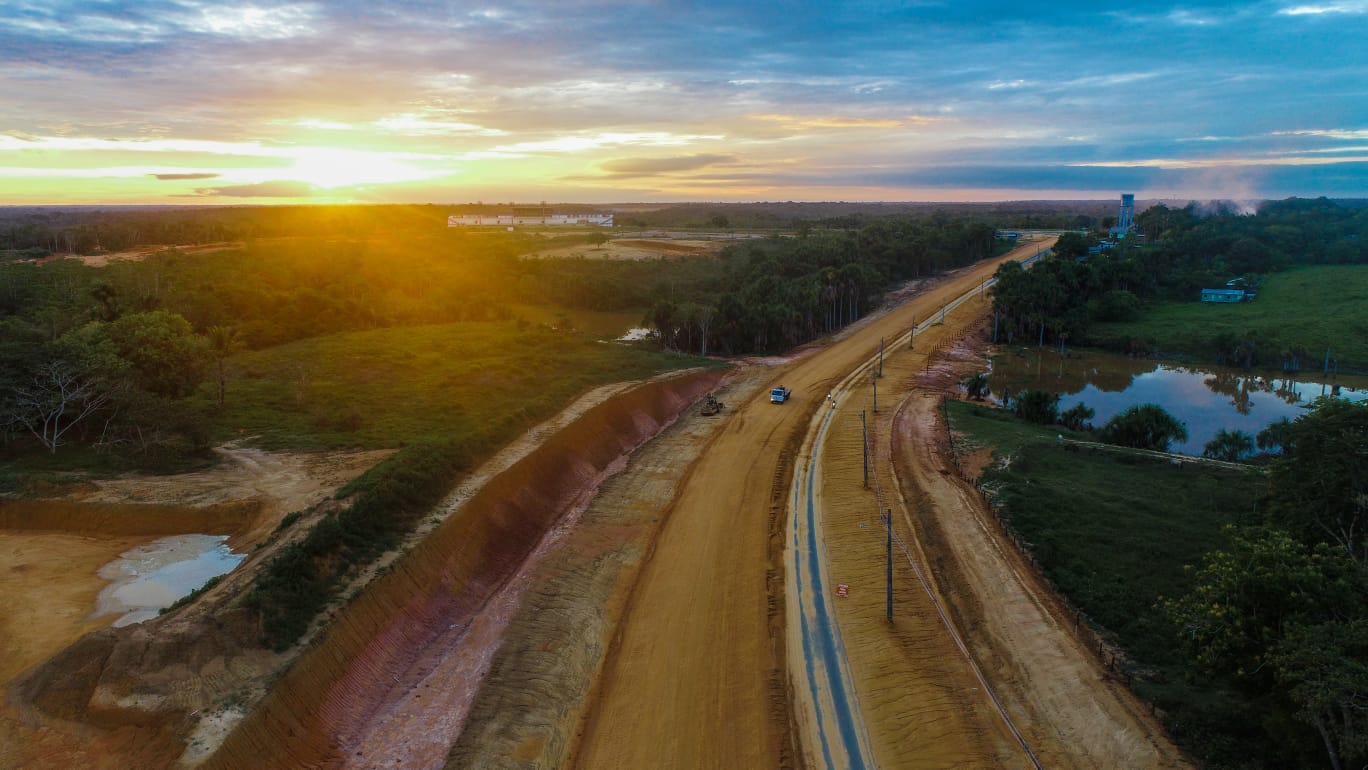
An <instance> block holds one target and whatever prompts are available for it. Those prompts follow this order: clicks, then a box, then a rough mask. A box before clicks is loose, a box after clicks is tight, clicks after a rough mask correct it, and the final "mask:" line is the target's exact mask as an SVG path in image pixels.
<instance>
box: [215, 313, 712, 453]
mask: <svg viewBox="0 0 1368 770" xmlns="http://www.w3.org/2000/svg"><path fill="white" fill-rule="evenodd" d="M705 363H707V362H703V361H701V360H699V359H692V358H688V357H685V356H680V355H674V354H668V353H661V352H657V351H652V350H647V349H644V348H636V347H630V346H625V345H620V344H610V343H604V342H600V341H598V340H596V339H594V338H592V337H589V336H584V335H579V334H574V333H566V332H557V331H553V330H551V329H547V328H545V327H542V326H536V325H521V326H520V325H519V324H517V323H514V322H497V323H458V324H443V325H437V326H417V327H404V328H395V329H376V330H372V331H364V332H353V333H347V334H335V335H329V336H325V337H316V338H312V339H308V340H301V341H299V342H293V343H290V344H287V345H281V346H279V347H275V348H270V349H267V350H262V351H255V352H249V353H245V354H242V355H239V356H238V357H237V358H235V359H234V360H233V369H234V370H235V371H236V373H237V374H236V376H235V377H234V378H233V379H232V380H231V381H230V382H229V384H228V396H227V400H226V406H225V408H224V409H223V410H222V412H218V411H217V410H215V409H214V408H212V407H207V411H208V413H209V414H211V415H213V417H212V420H213V426H214V427H213V434H214V438H215V440H226V439H232V438H241V437H246V436H256V437H258V438H255V439H253V442H254V443H256V444H258V445H260V446H264V447H268V448H275V449H315V448H338V447H392V446H402V445H404V444H406V443H410V442H413V441H417V440H421V439H426V438H451V437H453V436H459V435H464V434H470V433H487V432H489V431H491V430H499V429H500V428H501V427H503V429H508V428H513V429H517V428H525V427H527V426H529V425H532V424H534V423H535V422H538V421H540V420H542V419H545V418H546V417H549V416H550V415H551V414H553V413H555V412H556V411H557V410H559V409H560V408H562V407H563V406H565V405H566V404H567V403H568V402H569V401H570V399H571V398H573V397H574V396H575V395H577V394H579V393H581V392H583V391H585V390H587V389H589V388H591V387H594V386H596V385H600V384H603V383H607V382H617V381H623V380H633V379H640V378H643V377H649V376H651V375H654V374H657V373H659V372H662V371H666V370H669V369H676V368H682V367H687V366H698V365H700V364H705ZM714 365H715V364H714ZM206 406H207V405H206ZM505 426H506V427H505Z"/></svg>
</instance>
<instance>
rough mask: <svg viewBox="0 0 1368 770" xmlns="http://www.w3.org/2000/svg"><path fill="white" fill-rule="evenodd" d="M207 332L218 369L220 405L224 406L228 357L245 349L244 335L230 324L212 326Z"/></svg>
mask: <svg viewBox="0 0 1368 770" xmlns="http://www.w3.org/2000/svg"><path fill="white" fill-rule="evenodd" d="M206 332H207V334H206V335H205V337H206V338H207V339H208V341H209V350H210V351H211V352H212V354H213V356H214V364H215V368H216V369H217V371H218V405H219V406H223V401H224V396H225V395H226V392H227V389H228V359H229V358H231V357H232V356H233V355H234V354H235V353H237V352H239V351H241V350H242V349H243V347H244V345H243V343H242V336H241V335H240V334H238V331H237V329H234V328H232V327H229V326H210V327H209V328H208V329H207V330H206Z"/></svg>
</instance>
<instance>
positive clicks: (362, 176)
mask: <svg viewBox="0 0 1368 770" xmlns="http://www.w3.org/2000/svg"><path fill="white" fill-rule="evenodd" d="M293 154H294V156H295V161H294V164H293V165H292V166H291V167H290V169H289V171H288V172H287V174H288V176H289V178H291V179H295V180H298V181H301V182H307V183H309V184H311V185H313V186H314V187H321V188H325V189H326V188H332V187H349V186H353V185H366V184H392V183H396V182H415V181H419V180H422V179H431V178H433V177H436V176H440V175H442V174H444V173H447V172H446V171H445V170H439V169H434V168H424V167H421V166H419V165H417V164H416V163H415V162H411V161H410V160H409V159H399V158H396V157H393V156H392V155H388V154H385V153H379V152H368V151H365V150H339V149H330V148H300V149H299V150H297V151H296V152H294V153H293Z"/></svg>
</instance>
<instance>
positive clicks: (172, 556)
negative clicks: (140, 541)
mask: <svg viewBox="0 0 1368 770" xmlns="http://www.w3.org/2000/svg"><path fill="white" fill-rule="evenodd" d="M227 539H228V538H227V537H226V536H223V535H172V536H170V537H163V538H160V539H158V540H155V541H153V542H151V543H148V544H146V545H140V546H138V547H136V548H131V549H129V550H127V551H124V552H123V553H122V554H120V555H119V558H118V559H115V560H114V561H112V562H110V563H109V564H106V565H105V566H104V567H101V568H100V577H103V578H105V579H106V580H109V581H110V583H109V585H107V586H105V588H104V590H103V591H101V592H100V595H99V597H98V598H97V599H96V609H95V615H96V616H97V617H98V616H100V615H111V614H116V615H119V616H120V617H119V619H118V620H115V621H114V626H115V627H116V628H117V627H119V626H126V625H130V624H132V623H141V622H143V621H144V620H148V619H151V618H155V617H157V614H158V613H160V612H161V610H162V609H164V608H166V607H170V606H171V605H172V604H175V602H176V600H177V599H180V598H181V597H182V596H185V595H187V594H189V593H190V592H191V591H193V590H195V589H196V588H199V587H200V586H202V585H204V583H205V581H207V580H209V579H210V578H213V577H218V576H219V575H223V574H226V573H228V572H231V571H232V570H233V568H234V567H236V566H237V565H238V564H239V563H240V562H241V561H242V560H243V559H244V558H246V554H236V553H233V552H232V551H231V550H229V548H228V546H227V544H226V543H225V542H224V541H226V540H227Z"/></svg>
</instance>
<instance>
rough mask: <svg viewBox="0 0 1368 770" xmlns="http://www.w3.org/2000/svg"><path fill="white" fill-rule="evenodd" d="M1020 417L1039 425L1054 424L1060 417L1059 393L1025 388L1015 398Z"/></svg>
mask: <svg viewBox="0 0 1368 770" xmlns="http://www.w3.org/2000/svg"><path fill="white" fill-rule="evenodd" d="M1012 411H1013V412H1015V413H1016V415H1017V416H1018V417H1020V418H1021V419H1023V420H1025V421H1027V422H1033V423H1036V424H1039V425H1053V424H1054V423H1055V421H1056V420H1057V419H1058V418H1059V394H1058V393H1051V392H1049V391H1047V390H1023V391H1022V392H1021V393H1019V394H1017V397H1016V398H1015V399H1013V404H1012Z"/></svg>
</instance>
